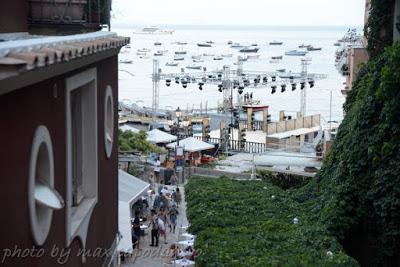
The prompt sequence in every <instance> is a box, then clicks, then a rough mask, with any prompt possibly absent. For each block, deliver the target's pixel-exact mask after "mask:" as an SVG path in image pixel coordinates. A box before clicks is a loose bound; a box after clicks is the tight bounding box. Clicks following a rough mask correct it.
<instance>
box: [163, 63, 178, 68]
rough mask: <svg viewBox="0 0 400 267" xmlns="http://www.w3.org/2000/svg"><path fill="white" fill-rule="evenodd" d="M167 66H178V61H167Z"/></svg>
mask: <svg viewBox="0 0 400 267" xmlns="http://www.w3.org/2000/svg"><path fill="white" fill-rule="evenodd" d="M165 66H169V67H177V66H178V63H177V62H167V63H165Z"/></svg>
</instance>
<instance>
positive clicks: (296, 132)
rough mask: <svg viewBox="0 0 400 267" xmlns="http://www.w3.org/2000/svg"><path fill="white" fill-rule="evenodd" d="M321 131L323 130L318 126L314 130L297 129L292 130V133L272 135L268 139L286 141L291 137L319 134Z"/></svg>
mask: <svg viewBox="0 0 400 267" xmlns="http://www.w3.org/2000/svg"><path fill="white" fill-rule="evenodd" d="M319 130H321V127H320V126H316V127H312V128H300V129H296V130H292V131H287V132H281V133H275V134H270V135H268V136H267V137H268V138H276V139H285V138H289V137H291V136H299V135H304V134H309V133H314V132H318V131H319Z"/></svg>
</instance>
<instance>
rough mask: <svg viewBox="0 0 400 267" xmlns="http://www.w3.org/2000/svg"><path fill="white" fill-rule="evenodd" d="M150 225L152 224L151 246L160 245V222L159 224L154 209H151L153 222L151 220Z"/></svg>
mask: <svg viewBox="0 0 400 267" xmlns="http://www.w3.org/2000/svg"><path fill="white" fill-rule="evenodd" d="M150 225H151V245H150V246H151V247H154V246H156V247H158V239H159V224H158V216H157V212H156V211H155V210H154V209H153V210H152V211H151V222H150ZM150 225H149V226H150ZM154 241H155V242H154ZM154 243H155V244H154Z"/></svg>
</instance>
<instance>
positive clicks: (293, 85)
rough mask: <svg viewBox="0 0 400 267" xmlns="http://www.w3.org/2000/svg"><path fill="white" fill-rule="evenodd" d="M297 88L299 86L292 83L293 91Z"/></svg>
mask: <svg viewBox="0 0 400 267" xmlns="http://www.w3.org/2000/svg"><path fill="white" fill-rule="evenodd" d="M296 86H297V84H295V83H292V91H294V90H296Z"/></svg>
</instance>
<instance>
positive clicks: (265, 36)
mask: <svg viewBox="0 0 400 267" xmlns="http://www.w3.org/2000/svg"><path fill="white" fill-rule="evenodd" d="M134 30H135V29H134V28H126V27H124V28H122V27H121V28H113V31H115V32H117V33H118V34H120V35H123V36H129V37H131V49H129V50H130V51H129V52H128V53H123V54H120V59H130V60H133V64H121V63H120V64H119V65H120V66H119V68H120V70H121V71H120V72H119V100H123V99H129V100H131V101H133V102H136V103H137V104H139V105H140V106H148V107H151V103H152V80H151V73H152V68H153V53H154V52H156V51H157V50H168V53H165V54H164V56H162V57H157V58H158V59H159V61H160V67H161V68H162V71H163V72H164V73H170V72H171V73H172V72H173V73H176V72H180V70H181V68H184V67H186V66H188V65H191V64H193V62H192V59H191V56H192V55H198V54H203V53H208V54H215V55H221V54H234V56H233V57H232V58H224V60H222V61H214V60H213V58H212V57H209V58H207V57H204V58H203V59H204V63H196V64H198V65H201V66H202V67H206V68H207V70H215V69H222V66H223V65H231V68H232V69H236V66H234V65H233V63H234V62H236V61H237V55H239V53H238V50H236V49H232V48H230V45H227V42H228V41H229V40H231V41H233V42H237V43H240V44H242V45H250V44H253V43H257V44H258V45H259V47H260V50H259V54H260V59H257V60H249V61H247V62H244V64H243V68H244V70H255V71H275V70H276V69H280V68H285V69H286V70H288V71H289V70H291V71H293V72H300V71H301V62H300V59H301V57H289V56H284V58H283V60H282V62H280V63H279V64H276V63H270V62H269V58H270V57H271V56H279V55H284V53H285V51H289V50H293V49H298V46H299V45H301V44H303V43H304V44H312V45H314V46H318V47H322V51H315V52H310V53H309V54H308V57H311V58H312V62H311V65H310V66H309V68H308V71H309V72H310V73H320V74H327V75H328V78H327V79H324V80H321V81H318V82H316V85H315V87H314V88H311V89H308V90H307V114H317V113H320V114H321V115H322V120H323V121H325V122H326V121H328V120H329V114H330V91H332V92H333V93H332V96H333V98H332V99H333V103H332V119H333V120H338V121H340V120H342V118H343V111H342V105H343V103H344V100H345V98H344V97H343V96H342V94H341V92H340V90H341V89H343V87H344V85H343V82H344V81H345V78H344V77H342V76H341V75H340V74H339V73H338V72H337V70H336V69H335V66H334V53H335V51H336V50H337V47H335V46H334V45H333V44H334V43H335V42H336V41H337V40H338V39H339V38H341V37H342V36H343V34H344V33H345V31H346V28H307V29H304V28H294V27H292V28H290V27H285V28H278V29H276V28H273V27H269V28H266V29H263V28H257V29H251V28H238V29H234V28H229V29H223V28H221V27H220V28H218V29H215V28H190V27H185V28H181V29H176V31H175V33H174V34H172V35H137V34H133V31H134ZM209 40H211V41H213V42H215V44H213V47H211V48H199V47H198V46H197V43H199V42H205V41H209ZM273 40H279V41H282V42H284V44H283V45H282V46H270V45H269V44H268V43H269V42H270V41H273ZM156 41H158V42H161V43H162V46H157V47H156V46H154V42H156ZM177 41H178V42H187V43H188V44H187V45H183V46H182V45H177V44H174V42H177ZM142 48H149V49H151V53H149V55H150V58H148V59H141V58H139V56H138V55H136V52H137V49H142ZM181 50H185V51H187V55H186V57H185V61H177V62H179V66H178V67H167V66H165V63H166V62H169V61H173V57H174V52H175V51H181ZM125 71H128V72H130V73H132V74H134V76H131V75H130V74H128V73H127V72H125ZM186 72H189V71H188V70H186ZM246 92H253V98H254V99H259V100H261V102H262V103H263V104H266V105H269V106H270V110H271V111H272V116H273V118H277V117H278V112H279V111H280V110H285V111H287V112H288V114H289V115H291V114H295V112H297V111H299V110H300V90H299V89H297V90H296V91H294V92H292V91H291V89H290V88H288V89H287V91H286V92H284V93H280V90H279V89H278V90H277V93H275V94H274V95H272V94H271V89H270V88H256V89H245V93H246ZM234 99H236V98H234ZM220 102H222V93H220V92H218V90H217V87H216V86H215V85H213V86H212V85H210V86H204V89H203V91H200V90H199V89H198V86H197V85H195V84H191V85H190V84H189V86H188V88H186V89H184V88H182V86H181V85H177V84H175V83H172V85H171V86H170V87H167V86H165V83H164V82H161V83H160V108H161V109H164V108H167V109H175V108H176V107H177V106H179V107H180V108H181V109H186V108H187V107H188V106H189V108H191V107H193V106H194V107H195V108H199V106H200V104H201V103H202V105H203V108H204V107H205V105H206V103H207V106H208V107H209V108H211V107H216V106H217V104H218V103H220Z"/></svg>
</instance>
